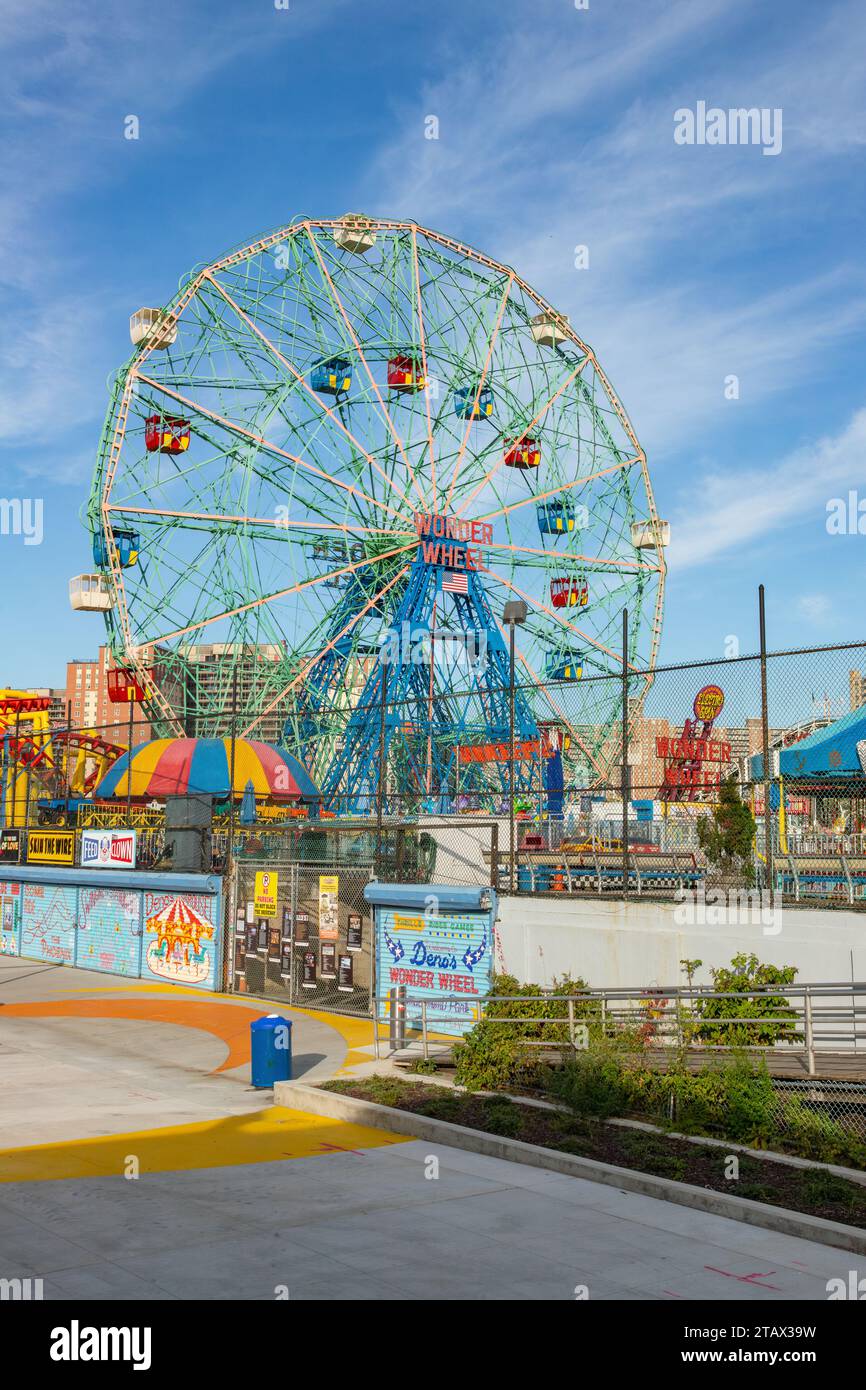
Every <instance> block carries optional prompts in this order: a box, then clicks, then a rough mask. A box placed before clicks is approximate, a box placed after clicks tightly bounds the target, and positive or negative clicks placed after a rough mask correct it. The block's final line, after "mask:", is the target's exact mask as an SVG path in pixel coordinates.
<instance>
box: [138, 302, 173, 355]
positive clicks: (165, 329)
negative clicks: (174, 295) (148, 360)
mask: <svg viewBox="0 0 866 1390" xmlns="http://www.w3.org/2000/svg"><path fill="white" fill-rule="evenodd" d="M129 336H130V338H131V339H132V343H133V346H134V347H138V345H139V343H147V345H148V347H153V348H167V347H171V345H172V343H173V342H174V340H175V338H176V337H177V324H176V323H174V322H173V321H172V320H170V319H169V316H168V312H167V311H166V310H165V309H136V311H135V313H134V314H133V315H132V317H131V318H130V320H129Z"/></svg>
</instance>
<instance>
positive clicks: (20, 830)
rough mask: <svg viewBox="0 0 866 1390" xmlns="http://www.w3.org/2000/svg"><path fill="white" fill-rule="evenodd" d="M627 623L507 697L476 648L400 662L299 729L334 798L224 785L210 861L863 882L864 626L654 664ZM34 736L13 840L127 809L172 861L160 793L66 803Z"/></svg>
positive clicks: (154, 856)
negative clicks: (435, 661)
mask: <svg viewBox="0 0 866 1390" xmlns="http://www.w3.org/2000/svg"><path fill="white" fill-rule="evenodd" d="M617 640H618V634H617V633H615V632H614V631H611V633H610V645H609V648H608V649H607V651H606V654H605V662H606V664H607V667H608V669H607V670H601V669H600V665H601V661H600V659H599V660H598V661H593V662H590V661H588V660H587V661H586V662H583V663H580V662H576V661H575V662H573V663H572V664H571V665H570V666H567V668H564V670H563V673H562V674H561V675H559V676H558V677H557V678H556V679H549V680H535V679H534V678H532V679H531V678H530V674H529V673H528V672H527V670H526V668H525V665H524V664H522V663H519V662H518V663H517V665H516V668H515V671H514V683H513V687H511V686H506V687H504V688H502V689H500V691H499V696H500V697H501V698H497V700H495V701H491V699H490V698H489V695H490V683H489V680H488V681H487V683H486V685H485V686H484V693H483V694H479V689H480V687H479V684H478V681H477V679H476V676H475V675H474V674H473V672H472V671H471V669H470V668H469V667H468V666H466V667H465V668H455V669H453V670H449V672H448V680H447V689H443V682H444V676H443V675H442V674H441V673H437V672H436V671H435V669H434V670H433V671H432V672H431V676H430V678H428V676H427V674H426V673H425V675H424V679H419V680H416V681H415V682H414V684H412V683H410V684H409V685H406V687H405V693H404V695H403V696H402V697H400V698H397V696H396V695H394V694H393V692H394V691H395V690H396V689H397V688H398V686H399V685H400V682H399V681H396V682H394V681H390V680H389V682H386V683H384V694H385V695H386V696H388V698H385V699H380V700H379V701H378V702H377V703H374V704H371V705H370V707H369V708H363V707H362V706H361V704H360V703H359V704H357V705H356V706H355V707H354V708H353V709H352V710H351V711H347V726H346V731H345V734H344V736H343V737H341V739H338V740H337V742H336V744H334V743H333V740H332V741H331V742H330V743H329V742H327V741H325V742H323V743H317V742H316V740H315V739H314V738H313V737H312V736H311V737H310V740H309V741H308V743H306V744H305V746H304V747H303V748H298V749H296V750H295V751H296V752H297V754H298V755H299V756H300V757H301V758H302V759H304V760H305V761H306V763H307V765H308V767H309V769H310V771H311V772H312V774H313V776H314V779H315V780H316V781H317V784H318V785H319V786H320V788H321V791H322V801H321V803H320V805H318V806H316V805H301V806H294V807H288V806H285V807H281V806H280V805H279V804H270V805H259V806H257V808H256V821H255V824H254V825H251V826H249V825H247V826H245V825H241V824H240V823H239V819H238V809H239V808H238V807H237V806H236V807H235V813H234V818H233V817H232V812H231V811H230V810H228V809H227V806H226V802H225V800H224V801H223V802H222V804H221V805H220V804H218V802H217V801H215V803H214V809H215V818H214V822H213V827H212V834H210V836H209V838H208V840H207V844H206V845H205V844H204V842H203V850H202V857H201V867H202V868H207V869H210V870H212V871H215V872H222V871H224V870H226V869H227V868H228V866H229V864H230V862H231V860H232V858H235V859H238V860H240V861H242V860H244V859H245V858H246V857H248V856H249V857H252V858H257V859H262V860H264V859H281V860H285V861H286V862H291V863H299V864H301V863H308V862H309V863H313V862H316V863H342V862H344V861H348V862H350V863H353V862H362V861H363V862H366V863H369V864H371V865H372V866H373V872H374V873H375V874H376V876H377V877H379V878H387V879H392V880H395V881H415V882H429V881H431V880H433V879H434V878H436V879H438V880H439V881H441V882H445V883H466V884H477V883H490V884H493V885H495V886H496V887H497V888H498V889H499V891H500V892H503V893H531V894H560V895H561V894H601V895H603V894H605V893H609V894H615V895H622V894H628V895H631V894H648V895H662V896H664V895H667V896H672V895H674V894H676V895H678V896H680V897H682V895H683V894H693V895H699V894H700V893H702V892H708V891H710V890H716V891H722V892H740V891H742V890H744V889H745V890H756V891H763V892H764V893H773V894H781V895H782V896H783V897H784V898H785V900H786V901H788V902H808V901H812V900H814V901H818V902H821V903H822V904H827V905H840V906H858V905H862V904H863V903H864V902H866V771H864V768H866V643H864V642H859V643H851V644H847V645H838V646H825V647H815V648H803V649H799V650H791V651H781V652H764V653H760V652H759V653H754V654H751V655H740V654H738V653H736V652H735V651H733V650H731V652H730V654H729V655H726V656H724V657H719V658H716V659H713V660H709V661H700V662H698V661H695V662H685V663H678V664H675V665H666V666H659V667H656V668H655V669H654V670H652V671H648V670H642V669H637V668H636V667H635V666H633V665H632V664H630V662H629V659H628V657H627V658H626V660H625V662H624V663H623V662H622V660H621V656H620V657H618V655H617V652H618V648H617ZM730 645H731V647H732V648H733V642H732V641H731V644H730ZM371 660H374V658H373V657H371ZM380 688H382V683H380ZM425 691H429V698H427V697H424V698H422V696H424V692H425ZM624 715H625V716H627V717H624ZM230 720H231V711H228V710H227V711H226V733H230V731H231V730H230ZM64 732H65V734H66V736H67V739H68V738H69V735H70V733H75V731H71V730H69V729H68V728H67V729H65V731H64ZM91 732H92V731H91ZM96 732H97V733H98V732H99V731H96ZM40 749H42V744H40V742H39V737H37V736H36V735H34V734H31V733H28V732H27V730H26V729H25V728H24V726H23V725H21V724H20V723H19V725H18V727H17V732H15V731H13V732H11V733H10V732H9V731H8V730H7V733H6V735H5V737H4V742H3V780H4V787H5V808H6V828H5V831H4V841H3V844H2V845H0V858H3V859H5V861H6V862H27V860H28V858H29V857H30V845H29V841H30V837H31V834H32V833H33V832H34V831H39V832H45V831H49V830H55V829H60V828H67V829H74V830H75V832H76V841H75V844H74V853H75V862H79V859H80V853H79V842H78V836H79V834H80V830H81V827H82V826H83V825H88V826H103V825H105V826H114V827H121V828H122V827H124V826H125V825H129V826H132V827H134V828H136V829H137V831H138V841H139V842H138V866H139V867H142V868H158V869H162V868H168V867H172V855H171V845H170V843H169V837H167V836H166V834H165V829H164V822H163V813H162V811H161V809H160V808H159V807H154V806H152V805H148V806H145V805H141V804H135V803H134V802H132V803H127V801H126V799H125V798H124V797H120V798H116V799H115V800H114V801H112V802H107V803H100V802H99V799H98V798H96V799H94V798H93V796H92V795H91V796H89V797H88V798H87V800H86V804H84V805H80V804H79V805H76V804H73V802H70V800H69V798H68V797H65V796H64V795H62V793H64V792H65V791H68V790H69V787H70V786H71V784H72V782H73V780H74V779H73V773H72V770H71V767H64V768H61V769H60V770H59V771H58V770H57V768H55V771H54V773H53V774H52V775H53V776H54V780H55V782H57V785H56V786H55V785H54V783H51V784H50V785H48V784H47V783H46V784H45V785H43V782H44V777H45V773H44V766H43V764H45V762H46V759H45V758H42V760H41V761H40V760H39V758H37V754H39V753H40ZM40 756H41V755H40ZM81 756H83V754H82V755H81ZM55 761H56V760H55ZM86 766H89V764H86ZM58 778H59V781H58ZM49 781H50V779H49ZM189 790H190V792H194V791H198V790H201V789H198V788H192V787H190V788H189ZM48 793H53V795H49V794H48ZM319 811H321V818H320V819H317V815H318V812H319ZM232 819H233V824H232ZM6 832H9V833H8V835H7V834H6ZM230 839H231V841H232V845H231V853H230V852H229V840H230ZM57 862H64V861H63V860H60V859H58V861H57ZM185 867H188V865H185Z"/></svg>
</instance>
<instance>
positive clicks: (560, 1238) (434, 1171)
mask: <svg viewBox="0 0 866 1390" xmlns="http://www.w3.org/2000/svg"><path fill="white" fill-rule="evenodd" d="M269 1011H271V1005H270V1004H269V1003H267V1002H266V1001H261V1000H250V999H243V998H242V999H233V998H226V997H224V996H211V995H203V994H200V993H197V992H193V991H187V992H184V991H180V990H176V989H173V988H171V987H169V986H165V987H163V986H150V985H142V984H141V983H140V982H132V981H131V982H125V981H123V980H122V979H118V978H116V977H111V976H100V975H95V974H93V973H92V972H90V971H77V970H73V969H69V968H67V967H50V966H43V965H39V964H37V963H34V962H29V961H22V960H16V959H12V958H8V957H6V958H0V1146H2V1147H0V1277H3V1278H15V1277H18V1278H26V1277H31V1278H34V1277H41V1278H42V1279H43V1280H44V1294H45V1297H46V1298H53V1299H62V1298H74V1299H101V1298H124V1299H178V1300H182V1299H188V1298H212V1299H225V1300H236V1299H245V1300H260V1299H266V1300H272V1299H274V1298H276V1297H280V1296H285V1294H286V1293H287V1294H288V1296H289V1297H290V1298H292V1299H302V1300H303V1299H329V1300H330V1299H335V1300H349V1299H351V1300H353V1301H355V1300H358V1299H384V1300H391V1299H396V1300H406V1299H418V1298H424V1299H429V1298H432V1299H461V1300H489V1299H555V1300H560V1299H569V1300H570V1299H573V1298H575V1297H576V1296H579V1293H581V1292H582V1291H583V1289H584V1288H585V1289H586V1291H587V1293H588V1296H589V1297H590V1299H593V1298H595V1299H620V1298H622V1299H665V1300H669V1299H674V1300H675V1299H689V1298H700V1299H710V1300H714V1301H715V1300H719V1299H724V1300H738V1299H749V1300H760V1301H764V1300H767V1301H772V1300H775V1299H780V1298H794V1299H824V1298H826V1296H827V1291H826V1284H827V1280H828V1279H830V1278H839V1277H842V1278H847V1277H848V1272H849V1271H850V1270H852V1269H853V1270H857V1272H858V1277H862V1276H863V1275H864V1274H866V1262H864V1261H862V1260H858V1257H856V1256H852V1255H848V1254H845V1253H843V1252H841V1251H837V1250H833V1249H830V1248H828V1247H826V1246H821V1245H818V1244H815V1243H813V1242H809V1241H801V1240H796V1239H794V1238H792V1237H788V1236H781V1235H776V1234H773V1233H770V1232H767V1231H760V1230H756V1229H753V1228H751V1227H748V1226H745V1225H742V1224H741V1223H739V1222H734V1221H730V1220H727V1219H726V1218H724V1217H716V1216H709V1215H706V1214H704V1213H700V1212H696V1211H691V1210H688V1209H686V1208H683V1207H677V1206H674V1205H672V1204H670V1203H668V1202H664V1201H659V1200H657V1199H655V1198H650V1197H644V1196H640V1195H636V1194H629V1193H625V1192H622V1191H620V1190H619V1189H617V1188H615V1187H603V1186H600V1185H599V1184H596V1183H592V1182H586V1181H584V1180H582V1179H578V1178H573V1177H565V1176H562V1175H559V1174H555V1173H550V1172H544V1171H542V1170H537V1169H531V1168H526V1167H523V1166H521V1165H517V1164H513V1163H509V1162H506V1161H504V1160H501V1159H496V1158H488V1157H484V1156H481V1155H478V1154H471V1153H465V1152H461V1151H458V1150H455V1149H451V1148H450V1147H448V1146H445V1145H436V1144H429V1143H426V1142H421V1141H413V1140H407V1139H402V1138H400V1137H399V1136H397V1135H389V1134H387V1133H386V1132H385V1131H381V1130H373V1129H369V1128H367V1127H365V1126H361V1125H349V1124H344V1123H341V1122H340V1121H336V1120H329V1119H325V1118H323V1117H314V1116H310V1115H306V1114H303V1113H302V1112H299V1111H295V1110H292V1109H289V1108H287V1107H284V1106H275V1105H273V1104H272V1103H271V1096H270V1092H259V1091H253V1090H252V1088H251V1087H250V1085H249V1070H248V1064H249V1052H248V1047H249V1023H250V1020H251V1019H252V1018H254V1017H256V1016H257V1014H261V1013H266V1012H269ZM280 1012H288V1013H289V1014H290V1016H291V1017H292V1018H293V1022H294V1043H295V1054H296V1058H297V1061H298V1066H297V1071H298V1073H299V1074H302V1075H303V1079H304V1080H309V1079H315V1078H316V1077H319V1076H325V1075H332V1074H334V1073H335V1072H339V1071H341V1070H343V1071H345V1069H346V1068H350V1067H354V1066H356V1065H359V1064H362V1065H363V1064H367V1063H369V1052H368V1051H367V1050H366V1049H367V1048H368V1047H369V1044H370V1037H371V1034H370V1027H371V1025H370V1024H369V1022H365V1021H363V1020H351V1019H338V1018H336V1017H334V1016H328V1017H325V1016H322V1015H312V1014H307V1013H303V1012H301V1011H286V1010H283V1009H282V1008H281V1009H280ZM365 1069H366V1068H365ZM289 1160H290V1161H289ZM575 1290H578V1291H579V1293H578V1295H576V1293H575Z"/></svg>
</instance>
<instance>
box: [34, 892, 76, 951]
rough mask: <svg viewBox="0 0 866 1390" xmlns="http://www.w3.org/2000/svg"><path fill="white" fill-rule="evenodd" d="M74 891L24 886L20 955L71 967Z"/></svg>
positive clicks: (73, 941) (73, 930) (74, 912)
mask: <svg viewBox="0 0 866 1390" xmlns="http://www.w3.org/2000/svg"><path fill="white" fill-rule="evenodd" d="M77 906H78V890H77V889H76V888H65V887H61V886H60V885H59V884H56V883H55V884H48V883H25V884H23V892H22V902H21V955H22V956H33V957H35V959H36V960H50V961H53V962H54V964H55V965H74V964H75V917H76V909H77Z"/></svg>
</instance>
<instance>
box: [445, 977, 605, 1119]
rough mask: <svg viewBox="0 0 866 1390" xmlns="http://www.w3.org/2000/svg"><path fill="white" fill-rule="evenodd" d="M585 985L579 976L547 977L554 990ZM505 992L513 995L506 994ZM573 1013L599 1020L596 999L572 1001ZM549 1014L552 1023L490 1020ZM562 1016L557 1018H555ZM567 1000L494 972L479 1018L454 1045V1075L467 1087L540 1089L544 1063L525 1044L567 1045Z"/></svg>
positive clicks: (545, 1070)
mask: <svg viewBox="0 0 866 1390" xmlns="http://www.w3.org/2000/svg"><path fill="white" fill-rule="evenodd" d="M587 988H588V986H587V984H586V981H585V980H580V979H576V980H574V979H571V978H570V976H568V975H563V976H562V978H561V979H555V980H554V981H553V986H552V992H553V993H554V994H580V993H583V992H584V991H586V990H587ZM508 995H517V996H518V997H517V998H516V999H509V998H507V997H503V996H508ZM574 1014H575V1018H577V1019H580V1020H581V1021H590V1022H592V1021H593V1020H596V1019H598V1020H600V1017H601V1010H600V1005H599V1001H598V1000H590V999H587V1000H586V1001H577V1002H576V1003H575V1009H574ZM524 1018H532V1019H551V1020H554V1021H553V1022H552V1023H547V1022H545V1023H523V1022H509V1023H499V1022H494V1021H493V1020H496V1019H512V1020H518V1019H524ZM560 1019H561V1020H562V1022H561V1023H560V1022H559V1021H558V1020H560ZM567 1020H568V1005H567V1003H566V1002H565V1001H564V1000H553V999H550V998H549V997H548V992H545V991H543V990H542V989H541V986H540V985H521V984H520V983H519V982H518V981H517V980H516V979H515V977H514V976H513V975H497V976H496V978H495V980H494V982H493V987H492V989H491V994H490V997H489V999H488V1002H487V1005H486V1008H485V1017H484V1018H483V1019H482V1020H481V1022H480V1023H477V1024H476V1025H475V1027H474V1028H473V1029H472V1031H471V1032H469V1033H467V1034H466V1036H465V1037H464V1038H462V1039H461V1040H460V1041H459V1042H458V1043H456V1044H455V1047H454V1054H455V1065H456V1080H457V1082H458V1084H459V1085H461V1086H465V1087H466V1088H467V1090H470V1091H498V1090H521V1091H525V1090H539V1089H545V1088H546V1086H547V1084H548V1082H549V1077H550V1067H549V1066H548V1065H547V1064H546V1063H545V1062H544V1061H543V1060H542V1058H540V1057H539V1056H538V1052H539V1051H540V1049H539V1048H537V1047H534V1046H531V1045H530V1046H527V1043H530V1044H532V1043H543V1044H545V1045H546V1046H547V1047H550V1048H558V1047H567V1046H568V1043H569V1033H568V1021H567Z"/></svg>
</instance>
